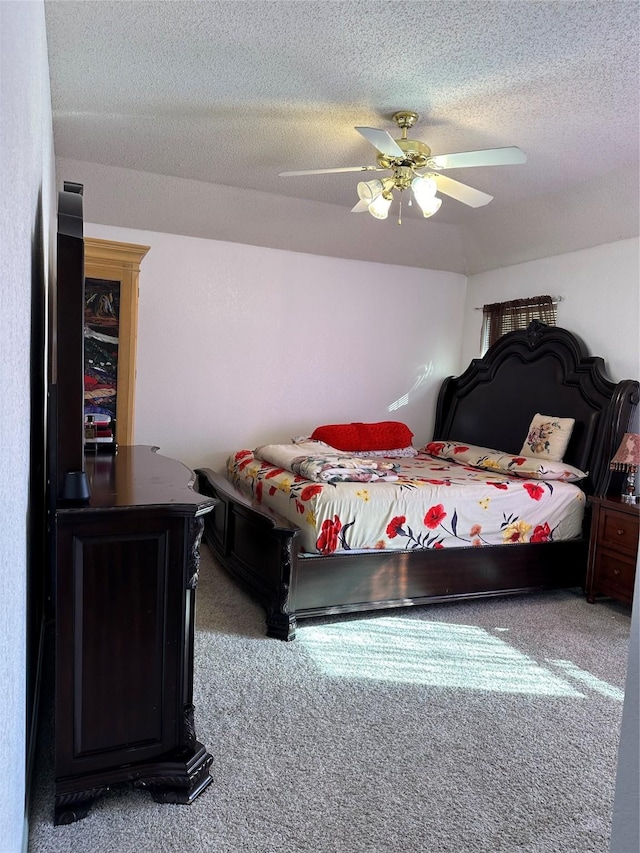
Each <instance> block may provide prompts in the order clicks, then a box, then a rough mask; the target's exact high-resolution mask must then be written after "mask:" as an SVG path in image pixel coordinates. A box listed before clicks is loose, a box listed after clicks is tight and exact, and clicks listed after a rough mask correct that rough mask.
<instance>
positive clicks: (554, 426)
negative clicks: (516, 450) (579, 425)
mask: <svg viewBox="0 0 640 853" xmlns="http://www.w3.org/2000/svg"><path fill="white" fill-rule="evenodd" d="M574 423H575V420H574V419H573V418H556V417H554V416H553V415H541V414H540V413H539V412H538V413H537V414H536V415H535V416H534V418H533V420H532V421H531V423H530V424H529V430H528V432H527V437H526V438H525V440H524V444H523V445H522V450H521V451H520V453H521V455H522V456H531V457H533V458H534V459H548V460H549V461H550V462H562V459H563V457H564V454H565V451H566V449H567V445H568V444H569V439H570V438H571V432H572V430H573V425H574Z"/></svg>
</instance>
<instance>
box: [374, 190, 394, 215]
mask: <svg viewBox="0 0 640 853" xmlns="http://www.w3.org/2000/svg"><path fill="white" fill-rule="evenodd" d="M392 201H393V196H392V195H391V193H390V192H384V193H380V195H378V196H377V197H376V198H374V200H373V201H372V202H371V204H370V205H369V213H370V214H371V215H372V216H375V218H376V219H386V218H387V216H388V215H389V208H390V207H391V202H392Z"/></svg>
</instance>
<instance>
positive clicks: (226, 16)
mask: <svg viewBox="0 0 640 853" xmlns="http://www.w3.org/2000/svg"><path fill="white" fill-rule="evenodd" d="M45 9H46V18H47V33H48V45H49V63H50V69H51V90H52V103H53V117H54V141H55V150H56V156H57V157H58V158H61V160H62V161H74V162H75V163H76V164H77V165H76V172H77V173H78V174H77V175H76V177H75V178H74V176H73V175H69V174H65V175H64V176H60V177H64V178H65V179H68V180H75V179H80V178H81V177H82V175H83V174H84V175H87V176H90V178H89V180H90V186H89V187H88V188H87V190H88V191H87V190H86V191H85V194H86V199H87V200H86V205H87V214H88V217H89V218H90V219H91V220H92V221H96V222H105V223H107V224H120V225H129V226H130V227H140V228H149V229H152V230H166V231H174V232H176V233H194V234H195V236H205V237H206V236H209V237H214V238H220V239H233V240H236V241H238V242H244V241H246V242H252V243H256V244H258V245H275V246H278V247H291V248H294V249H297V250H302V251H305V250H308V251H316V252H320V253H324V254H336V255H338V256H346V257H354V258H364V259H371V260H375V261H380V260H383V261H384V260H387V261H388V262H390V263H408V264H411V265H416V266H425V267H428V266H430V265H433V250H434V249H435V248H436V246H439V247H440V253H439V254H440V255H442V254H446V252H445V249H446V250H447V251H448V252H449V254H450V255H451V257H450V258H449V259H447V258H440V256H438V260H437V264H438V266H439V268H443V269H451V270H454V271H462V272H465V271H468V272H474V271H478V270H481V269H488V268H492V267H497V266H503V265H505V264H507V263H514V262H518V261H520V260H527V259H529V258H532V257H540V256H543V255H545V254H554V253H557V252H559V251H560V252H561V251H570V250H572V249H575V248H583V247H585V246H589V245H596V244H598V243H601V242H608V241H610V240H614V239H621V238H626V237H630V236H635V235H637V233H638V160H639V138H640V134H639V127H638V116H639V104H638V93H639V91H640V77H639V59H638V57H639V49H640V47H639V36H638V33H639V9H640V6H639V5H638V3H637V2H635V0H633V2H615V0H607V1H606V2H603V0H598V2H589V0H579V2H570V0H567V2H565V0H561V2H550V3H549V2H537V0H536V2H529V0H511V2H507V0H499V2H482V0H471V2H466V0H461V2H449V0H430V1H429V2H419V0H396V1H395V2H386V0H385V2H377V1H376V2H364V0H342V2H331V0H320V2H315V0H302V2H297V1H296V2H286V0H259V2H245V1H244V0H240V1H239V2H238V0H231V2H218V0H208V2H180V1H179V0H173V2H164V1H163V2H115V3H114V2H107V0H101V2H85V0H81V2H72V0H48V2H46V3H45ZM399 109H411V110H414V111H416V112H418V113H419V115H420V119H419V121H418V123H417V125H416V127H415V128H414V129H413V130H412V131H411V132H410V136H411V137H413V138H416V139H420V140H422V141H425V142H427V143H428V145H429V146H430V147H431V149H432V152H433V153H434V154H442V153H451V152H457V151H469V150H475V149H480V148H494V147H502V146H511V145H517V146H519V147H520V148H522V149H523V150H524V151H525V152H526V153H527V155H528V161H527V163H526V164H524V165H513V166H496V167H491V168H487V167H484V168H472V169H457V170H449V171H447V175H448V176H450V177H453V178H456V179H457V180H460V181H463V182H464V183H467V184H470V185H471V186H473V187H476V188H477V189H480V190H483V191H485V192H488V193H490V194H491V195H493V196H494V200H493V201H492V202H491V203H490V204H489V205H488V206H487V207H483V208H479V209H472V208H469V207H467V206H466V205H463V204H461V203H460V202H458V201H455V200H453V199H449V198H444V201H443V204H442V208H441V210H440V211H439V212H438V214H437V215H436V216H435V217H433V218H432V219H428V220H424V219H422V218H418V217H417V216H416V213H415V208H414V211H406V210H405V217H406V219H405V222H404V223H403V225H402V226H401V228H402V229H405V230H404V232H403V234H402V235H400V230H401V229H398V226H397V225H396V223H395V220H394V219H393V218H392V217H391V216H390V218H389V219H388V220H387V221H385V222H377V221H375V220H373V219H372V217H370V216H369V215H368V214H362V215H356V214H352V213H350V209H351V207H353V205H354V204H355V202H356V201H357V196H356V192H355V186H356V183H357V182H358V180H360V176H359V175H358V174H357V173H342V174H328V175H315V176H305V177H288V178H284V177H279V176H278V173H279V172H281V171H289V170H296V169H321V168H331V167H340V166H359V165H373V164H374V163H375V154H376V151H375V149H374V148H373V147H372V146H371V145H369V144H368V143H367V142H366V141H365V140H364V139H363V138H362V137H361V136H360V135H359V134H358V133H357V132H356V131H355V130H354V126H355V125H364V126H373V127H381V128H385V129H388V130H389V131H390V132H391V133H392V135H394V136H398V135H399V134H398V132H397V130H396V129H395V126H394V125H393V124H392V123H391V121H390V119H391V115H392V113H393V112H395V111H396V110H399ZM81 164H85V165H84V166H83V165H81ZM88 164H91V165H88ZM123 170H136V171H138V172H144V173H150V174H149V176H148V180H147V181H146V184H145V186H146V187H147V191H148V215H147V217H146V218H145V215H144V210H143V209H142V208H143V207H144V204H141V200H140V198H139V193H140V192H141V191H142V192H143V194H144V192H145V190H144V186H143V187H142V188H140V187H137V188H136V193H137V195H136V199H135V202H136V204H133V201H134V199H133V198H131V199H127V198H126V185H127V180H126V175H127V174H128V173H126V172H123ZM160 175H162V176H169V177H170V178H171V179H172V181H169V182H167V181H164V182H163V181H162V180H160V179H159V178H158V177H157V176H160ZM118 179H119V181H118ZM173 179H184V181H183V182H182V183H180V182H178V183H176V182H175V180H173ZM194 181H195V182H201V183H204V184H206V185H209V186H208V187H204V188H201V192H195V193H194V196H193V197H194V204H198V205H202V207H201V209H200V208H198V209H197V211H196V212H197V214H198V216H197V217H195V216H194V209H193V206H192V205H190V204H189V203H188V202H184V203H183V204H180V203H176V204H167V195H169V196H170V197H172V198H175V197H176V196H179V195H180V194H181V193H180V191H179V190H178V188H183V189H184V191H185V192H187V193H188V192H189V191H190V190H193V188H194V185H193V184H192V183H191V182H194ZM110 182H111V183H112V185H113V182H115V183H116V184H118V186H119V191H120V193H121V196H120V198H121V215H120V216H119V217H117V221H113V219H114V211H113V210H109V213H107V208H109V207H110V204H111V202H109V201H108V200H107V194H108V185H109V183H110ZM133 183H135V181H133ZM169 186H171V187H173V190H172V191H171V193H169V191H168V189H167V188H168V187H169ZM230 190H236V193H235V194H234V193H233V192H230ZM250 191H257V193H260V194H268V197H265V196H262V195H260V196H259V195H257V194H256V195H255V197H254V196H253V194H252V193H251V192H250ZM254 198H255V200H256V204H255V205H254V204H253V203H252V200H253V199H254ZM163 199H164V201H163ZM195 199H197V201H195ZM221 200H224V205H225V210H226V212H227V215H226V216H225V214H224V211H221V210H220V201H221ZM143 201H144V199H143ZM136 205H137V208H141V209H140V210H138V212H137V213H136V215H135V216H134V215H133V212H132V211H133V208H134V207H136ZM163 207H164V210H162V212H160V211H159V208H163ZM405 208H406V205H405ZM127 209H130V211H129V213H127ZM256 209H257V210H259V211H260V213H259V214H258V213H257V212H256ZM269 211H271V216H270V215H269ZM305 211H306V213H305ZM265 212H266V215H265ZM195 218H197V219H198V221H199V222H200V225H199V226H198V227H195V228H194V227H193V225H192V224H190V221H191V219H195ZM269 219H271V221H267V220H269ZM356 220H357V222H356ZM519 222H521V223H522V226H521V227H520V228H519V227H518V223H519ZM274 223H275V225H274ZM436 223H437V225H438V226H439V227H437V228H436V227H434V226H435V225H436ZM276 226H277V227H276ZM325 226H326V227H325ZM445 226H449V227H448V228H445ZM559 229H561V231H562V234H559ZM292 232H295V234H294V233H292ZM454 232H455V233H454ZM454 256H455V257H454Z"/></svg>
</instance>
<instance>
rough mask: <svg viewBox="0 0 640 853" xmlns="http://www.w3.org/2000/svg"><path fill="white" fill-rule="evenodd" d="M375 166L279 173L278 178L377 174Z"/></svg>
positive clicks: (377, 169)
mask: <svg viewBox="0 0 640 853" xmlns="http://www.w3.org/2000/svg"><path fill="white" fill-rule="evenodd" d="M379 171H381V170H380V169H379V168H378V167H377V166H343V167H342V168H341V169H306V170H304V171H302V172H279V173H278V177H280V178H289V177H291V175H330V174H331V173H332V172H379Z"/></svg>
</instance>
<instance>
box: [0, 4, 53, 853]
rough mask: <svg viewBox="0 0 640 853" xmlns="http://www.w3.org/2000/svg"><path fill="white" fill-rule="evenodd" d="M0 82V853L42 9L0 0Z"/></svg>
mask: <svg viewBox="0 0 640 853" xmlns="http://www.w3.org/2000/svg"><path fill="white" fill-rule="evenodd" d="M0 80H1V85H0V115H1V116H2V120H1V121H0V152H1V159H0V186H1V187H2V191H1V192H0V246H1V247H2V253H1V254H0V282H1V284H0V316H1V317H2V318H3V328H2V335H0V399H2V405H1V406H0V437H1V440H0V471H1V472H2V476H1V477H0V506H1V507H2V528H1V531H0V602H1V606H0V650H1V654H0V695H1V697H2V701H0V779H2V786H1V787H2V793H1V794H0V847H1V848H2V851H3V853H15V851H19V850H20V849H21V848H22V845H23V826H24V816H25V740H26V731H25V723H26V720H25V717H26V712H25V700H26V680H25V676H26V672H25V667H26V648H25V645H26V600H27V590H26V580H27V559H28V557H27V549H28V542H27V536H28V522H29V494H28V487H29V464H30V463H29V452H30V388H31V373H30V368H31V365H30V347H31V299H32V287H33V289H34V293H37V292H39V291H40V290H41V288H42V286H43V282H42V275H43V270H45V271H46V268H47V265H48V255H49V251H50V246H51V240H50V233H49V232H50V228H51V227H52V222H54V221H55V220H54V215H53V211H54V210H55V207H54V203H53V197H54V180H53V132H52V126H51V97H50V92H49V67H48V63H47V47H46V37H45V20H44V5H43V3H42V2H30V3H23V2H8V0H4V2H0ZM35 355H36V357H38V353H35Z"/></svg>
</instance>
